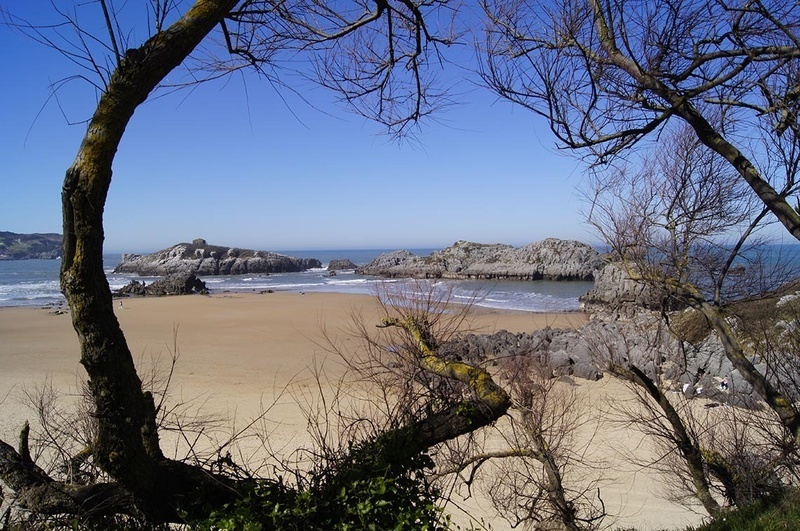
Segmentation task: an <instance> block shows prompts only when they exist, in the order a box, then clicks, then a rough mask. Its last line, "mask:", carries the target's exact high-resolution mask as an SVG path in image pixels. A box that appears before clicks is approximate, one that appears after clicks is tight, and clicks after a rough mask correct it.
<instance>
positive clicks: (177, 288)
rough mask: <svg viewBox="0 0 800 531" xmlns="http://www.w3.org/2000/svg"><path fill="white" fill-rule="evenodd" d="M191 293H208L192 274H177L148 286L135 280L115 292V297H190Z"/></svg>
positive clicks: (204, 286) (202, 283)
mask: <svg viewBox="0 0 800 531" xmlns="http://www.w3.org/2000/svg"><path fill="white" fill-rule="evenodd" d="M192 293H208V288H206V283H205V282H203V281H202V280H200V279H199V278H197V276H196V275H195V274H194V273H179V274H175V275H170V276H168V277H167V278H163V279H160V280H156V281H155V282H152V283H151V284H149V285H145V283H144V282H139V281H137V280H131V281H130V283H128V284H127V285H126V286H123V287H122V288H120V289H119V290H117V291H116V295H123V296H128V295H140V296H145V295H150V296H154V297H162V296H165V295H191V294H192Z"/></svg>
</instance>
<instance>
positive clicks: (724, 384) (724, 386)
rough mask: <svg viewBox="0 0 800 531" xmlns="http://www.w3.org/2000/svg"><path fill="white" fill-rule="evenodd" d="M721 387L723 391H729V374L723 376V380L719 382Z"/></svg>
mask: <svg viewBox="0 0 800 531" xmlns="http://www.w3.org/2000/svg"><path fill="white" fill-rule="evenodd" d="M719 388H720V389H721V390H723V391H727V390H728V377H727V376H726V377H725V378H723V379H722V381H721V382H720V383H719Z"/></svg>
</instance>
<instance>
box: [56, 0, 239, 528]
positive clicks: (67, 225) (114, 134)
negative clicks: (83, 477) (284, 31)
mask: <svg viewBox="0 0 800 531" xmlns="http://www.w3.org/2000/svg"><path fill="white" fill-rule="evenodd" d="M236 3H237V2H236V0H197V2H196V3H195V4H194V6H193V7H192V8H191V9H189V11H188V12H187V13H186V14H185V15H184V16H183V17H182V18H181V19H179V20H178V21H177V22H175V23H174V24H173V25H172V26H170V27H169V28H168V29H166V30H165V31H162V32H160V33H158V34H156V35H154V36H152V37H151V38H150V39H148V41H147V42H145V43H144V44H143V45H142V46H141V47H139V48H138V49H135V50H128V52H127V53H126V54H125V57H124V58H123V59H122V60H121V61H120V63H119V64H118V65H117V68H116V69H115V71H114V73H113V74H112V76H111V79H110V80H109V82H108V87H107V89H106V91H105V93H104V94H103V95H102V97H101V99H100V101H99V103H98V105H97V109H96V111H95V114H94V115H93V117H92V119H91V121H90V123H89V126H88V129H87V131H86V135H85V136H84V139H83V142H82V144H81V146H80V149H79V151H78V154H77V156H76V158H75V162H74V163H73V165H72V167H70V168H69V170H68V171H67V174H66V178H65V179H64V187H63V190H62V207H63V230H64V243H63V258H62V265H61V289H62V291H63V293H64V296H65V297H66V299H67V302H68V304H69V307H70V309H71V312H72V323H73V326H74V327H75V330H76V332H77V333H78V338H79V340H80V344H81V363H82V364H83V366H84V367H85V368H86V371H87V373H88V374H89V388H90V389H91V392H92V395H93V398H94V401H95V405H96V408H97V409H96V412H95V413H96V415H97V419H98V425H99V432H98V433H99V435H98V440H97V441H96V442H95V443H94V445H93V448H94V452H95V453H94V457H95V459H96V460H97V462H98V464H100V466H101V467H102V468H103V469H104V470H106V471H107V472H108V473H109V474H110V475H111V476H112V477H114V478H116V479H117V480H118V481H119V482H120V483H121V484H122V485H123V486H124V487H125V488H126V489H128V490H129V491H130V492H131V493H132V494H133V495H134V496H135V497H136V499H137V504H138V505H139V506H140V508H141V509H142V510H143V511H144V512H145V513H146V514H148V516H150V517H152V518H153V519H155V520H165V519H168V518H165V517H167V515H169V514H171V513H174V511H175V505H176V501H175V497H176V496H178V495H181V494H185V493H186V491H187V490H192V489H191V488H187V487H188V485H186V484H185V483H186V481H187V480H188V481H194V480H196V479H197V478H198V476H197V475H195V474H186V473H185V472H187V470H186V469H185V468H184V467H183V466H182V465H179V464H177V463H172V464H170V465H169V466H165V464H166V460H165V459H164V457H163V455H162V453H161V449H160V447H159V444H158V433H157V431H156V425H155V407H154V404H153V399H152V396H151V395H150V394H149V393H147V392H143V390H142V385H141V381H140V379H139V377H138V375H137V374H136V370H135V368H134V363H133V357H132V356H131V353H130V350H129V348H128V345H127V343H126V341H125V337H124V335H123V333H122V329H121V328H120V326H119V322H118V321H117V319H116V316H115V315H114V309H113V304H112V300H111V290H110V288H109V286H108V282H107V280H106V277H105V274H104V272H103V238H104V236H103V209H104V206H105V201H106V196H107V193H108V189H109V186H110V184H111V174H112V170H111V165H112V161H113V160H114V155H115V154H116V151H117V148H118V146H119V143H120V140H121V139H122V135H123V133H124V131H125V128H126V126H127V124H128V122H129V121H130V119H131V118H132V117H133V114H134V111H135V110H136V108H137V107H138V106H139V105H140V104H141V103H142V102H144V101H145V100H146V99H147V97H148V95H149V94H150V92H151V91H152V90H153V89H154V88H155V87H156V86H157V85H158V84H159V83H160V82H161V80H162V79H163V78H164V77H165V76H166V75H167V74H168V73H169V72H170V71H172V70H173V69H174V68H175V67H177V66H178V65H179V64H180V63H181V62H182V61H183V60H184V59H185V58H186V57H187V56H188V55H189V53H190V52H191V51H192V50H193V49H194V48H195V47H196V46H197V45H198V44H199V43H200V41H201V40H202V39H203V38H204V37H205V36H206V35H207V34H208V33H209V32H210V31H211V29H213V27H214V26H215V25H216V24H217V23H219V22H220V21H221V20H222V19H223V17H224V16H225V14H226V13H228V12H229V11H230V10H231V9H232V8H233V7H234V6H235V5H236ZM181 472H183V473H181ZM190 477H191V479H190ZM204 482H205V483H208V480H205V481H204ZM195 487H196V485H195Z"/></svg>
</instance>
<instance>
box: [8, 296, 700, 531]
mask: <svg viewBox="0 0 800 531" xmlns="http://www.w3.org/2000/svg"><path fill="white" fill-rule="evenodd" d="M114 305H115V306H114V312H115V314H116V316H117V319H118V320H119V322H120V325H121V327H122V329H123V332H124V334H125V337H126V339H127V342H128V346H129V347H130V349H131V353H132V355H133V358H134V360H135V361H136V363H137V369H138V371H139V375H140V377H141V378H142V379H143V380H145V381H147V380H148V379H149V378H150V376H151V375H153V374H157V373H158V371H159V370H160V371H161V373H160V374H161V376H163V375H164V370H165V369H169V362H170V359H171V356H172V353H173V352H177V353H178V359H177V362H176V365H175V372H174V377H173V380H172V383H171V387H170V393H169V403H170V404H177V405H179V407H180V408H184V410H185V411H187V412H189V414H196V413H199V414H211V415H212V416H214V417H216V418H219V419H221V420H222V421H223V426H224V428H223V429H221V430H218V431H217V432H216V435H217V436H218V437H221V438H222V439H225V438H226V437H227V436H229V435H230V433H231V432H232V431H233V430H234V429H236V430H238V429H241V428H242V427H243V426H245V425H247V424H248V423H249V422H251V421H253V420H254V419H258V418H259V415H261V414H262V413H264V411H265V410H266V411H267V412H266V415H265V416H264V418H263V419H260V420H259V421H258V422H259V423H263V424H260V425H261V426H263V427H264V428H265V429H266V430H267V432H268V435H269V437H268V444H269V446H270V448H272V449H274V450H275V451H277V452H279V453H282V454H287V455H288V454H289V453H290V452H291V451H292V450H294V449H296V448H300V447H303V446H305V447H308V446H309V445H310V444H311V438H310V435H309V433H308V431H307V428H308V422H307V419H306V417H305V416H304V412H309V411H312V412H319V411H320V410H319V409H318V408H319V407H320V405H321V404H320V399H319V397H320V393H323V394H324V395H325V396H331V395H330V393H333V394H336V393H338V391H340V390H341V389H338V388H337V385H339V384H341V383H342V380H341V378H343V377H344V375H345V365H346V364H345V362H344V361H343V360H342V359H341V358H340V357H339V355H338V354H335V353H333V352H332V349H331V348H330V346H329V343H328V344H326V342H328V341H330V342H333V343H334V344H335V345H336V346H337V347H338V348H339V349H340V350H341V351H343V352H357V342H356V340H355V338H354V336H353V330H352V325H351V323H352V318H353V315H357V314H360V315H361V316H362V318H363V321H364V323H365V324H366V326H367V327H370V326H371V325H372V324H376V323H377V320H378V318H379V317H380V314H379V309H380V308H379V303H378V301H377V299H376V298H375V297H374V296H372V295H360V294H341V293H321V292H306V293H301V292H274V293H269V294H249V293H225V294H214V295H206V296H204V295H184V296H171V297H159V298H147V297H143V298H127V299H122V307H121V308H120V306H119V299H117V300H115V301H114ZM588 319H589V315H588V314H586V313H583V312H560V313H538V312H526V311H519V310H497V309H492V308H485V307H473V312H472V314H471V316H470V318H469V319H468V322H467V328H468V329H469V331H473V332H476V333H491V332H494V331H497V330H501V329H505V330H508V331H509V332H512V333H517V332H531V331H533V330H536V329H538V328H544V327H547V326H550V327H554V328H559V327H560V328H566V327H570V328H575V327H579V326H581V325H582V324H583V323H585V322H587V321H588ZM79 358H80V349H79V343H78V338H77V335H76V333H75V331H74V330H73V328H72V321H71V318H70V315H69V314H68V313H61V314H55V313H53V309H47V308H41V307H2V308H0V363H1V364H2V366H3V371H2V372H0V414H2V415H3V417H4V419H5V422H4V425H3V426H2V427H0V439H2V440H4V441H6V442H10V443H12V444H13V442H14V441H16V440H17V439H18V437H19V430H20V428H21V427H22V425H23V424H24V422H25V421H26V420H31V424H32V431H33V430H35V427H36V425H37V423H36V422H34V421H35V414H34V411H33V409H32V408H31V406H30V401H29V400H26V398H25V395H26V392H27V393H30V392H31V391H36V389H37V388H39V389H40V388H42V387H43V386H51V387H52V388H53V389H54V390H55V391H56V392H57V393H58V394H60V395H61V396H62V397H63V399H64V400H65V401H66V403H67V404H70V403H74V402H75V401H76V400H77V396H78V395H77V392H76V391H75V389H78V388H79V387H80V385H82V384H83V382H85V380H86V376H85V373H84V372H83V369H82V367H81V365H80V363H79ZM155 366H159V367H160V369H154V367H155ZM353 385H357V386H358V388H355V387H352V386H353ZM569 385H573V386H574V387H575V389H576V390H578V391H580V392H581V393H582V395H583V396H584V397H585V400H586V402H585V403H586V404H588V406H587V407H591V408H595V409H598V408H599V409H600V410H602V409H604V408H607V407H608V406H609V404H611V403H613V402H614V401H615V400H616V399H617V397H619V396H621V394H622V393H624V386H623V385H622V384H620V383H619V382H616V381H614V380H613V379H611V378H604V379H602V380H600V381H598V382H588V381H579V380H575V381H574V382H573V383H572V384H569ZM337 389H338V390H337ZM344 389H345V390H344V395H343V396H344V398H345V399H346V400H353V399H354V397H356V396H359V393H360V391H363V390H367V388H366V387H365V388H363V389H362V388H361V384H359V383H357V382H356V383H355V384H352V383H351V384H350V387H345V388H344ZM364 396H369V395H364ZM362 398H363V396H362ZM329 405H330V404H328V406H329ZM597 422H599V424H595V423H594V422H591V423H589V424H587V426H586V427H585V428H583V429H588V430H589V434H590V435H591V433H594V434H595V435H594V437H596V439H594V442H592V446H591V453H594V454H598V455H599V456H602V458H603V460H604V461H607V463H606V466H604V467H603V470H605V471H606V472H605V473H606V474H607V475H608V480H607V482H606V483H604V484H603V499H604V500H605V502H606V505H607V508H608V509H609V511H610V512H612V513H614V514H615V515H616V518H613V517H610V518H609V520H608V521H607V522H609V523H612V526H613V525H623V526H628V527H635V528H640V529H653V528H657V529H666V528H670V527H673V526H676V525H683V526H685V525H690V524H696V523H698V521H699V520H698V517H697V515H696V514H693V513H690V512H689V511H687V510H686V509H684V508H681V507H678V506H675V505H673V504H670V503H669V502H666V501H665V500H663V499H662V498H659V497H658V496H657V495H656V492H657V491H658V490H659V488H660V480H659V479H658V478H657V477H654V474H653V473H650V472H649V471H647V470H643V469H638V470H631V469H630V468H629V467H630V463H629V462H628V461H627V460H626V459H625V456H624V454H623V453H622V452H624V451H626V450H627V449H629V450H630V451H631V452H632V451H634V450H635V449H636V448H638V447H639V445H641V444H642V443H641V440H642V437H641V434H638V432H637V431H636V430H635V428H633V427H629V428H625V429H621V428H619V427H618V426H617V427H615V426H611V425H607V426H603V424H604V422H603V420H602V418H601V419H600V420H598V421H597ZM226 430H227V431H226ZM595 430H597V431H595ZM226 434H227V435H226ZM161 441H162V446H163V447H164V451H165V453H166V455H168V456H171V455H175V452H177V451H178V450H177V448H178V446H179V444H178V442H176V441H175V436H174V434H171V433H169V432H165V431H162V433H161ZM245 450H247V452H248V453H246V455H247V456H252V455H254V454H252V453H250V450H251V449H248V448H246V447H245ZM589 472H590V473H591V470H590V471H589ZM459 505H461V506H464V507H467V508H468V509H469V511H470V513H471V514H473V515H474V516H476V517H478V518H481V519H483V520H484V521H486V522H487V523H490V524H491V525H492V527H493V529H498V530H499V529H507V528H508V526H507V523H506V522H505V521H503V520H502V519H498V517H497V516H496V515H494V513H493V512H492V510H491V509H490V508H488V507H487V505H486V503H485V500H483V501H482V500H481V498H480V497H478V496H475V497H472V498H470V499H465V500H459ZM451 509H452V508H451ZM453 514H454V517H455V518H458V519H457V520H456V521H459V522H461V523H464V522H465V521H463V518H460V517H458V513H457V511H454V512H453Z"/></svg>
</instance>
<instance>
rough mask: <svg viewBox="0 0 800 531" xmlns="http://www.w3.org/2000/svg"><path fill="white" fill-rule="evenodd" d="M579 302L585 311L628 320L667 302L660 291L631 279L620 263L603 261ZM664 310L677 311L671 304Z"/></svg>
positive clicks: (659, 307) (660, 306) (658, 307)
mask: <svg viewBox="0 0 800 531" xmlns="http://www.w3.org/2000/svg"><path fill="white" fill-rule="evenodd" d="M579 301H580V302H581V304H582V305H583V309H584V310H586V311H589V312H592V313H594V314H599V313H603V314H605V315H606V318H608V317H611V318H625V319H630V318H633V317H634V316H635V315H636V313H637V312H638V311H640V310H642V309H644V310H657V309H661V308H662V306H663V305H664V304H665V303H666V302H667V299H666V296H665V293H664V292H663V290H661V289H659V288H657V287H655V286H653V285H651V284H648V283H645V282H640V281H638V280H635V279H634V278H631V275H630V274H629V272H628V270H627V269H626V268H625V266H624V265H623V264H622V263H620V262H615V261H611V260H606V261H603V262H602V265H601V266H600V267H598V269H597V270H596V271H595V272H594V286H593V287H592V289H591V290H589V292H587V293H585V294H583V295H581V296H580V297H579ZM667 309H668V310H677V309H679V308H677V307H676V306H675V305H674V303H673V304H672V306H670V307H668V308H667Z"/></svg>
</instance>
